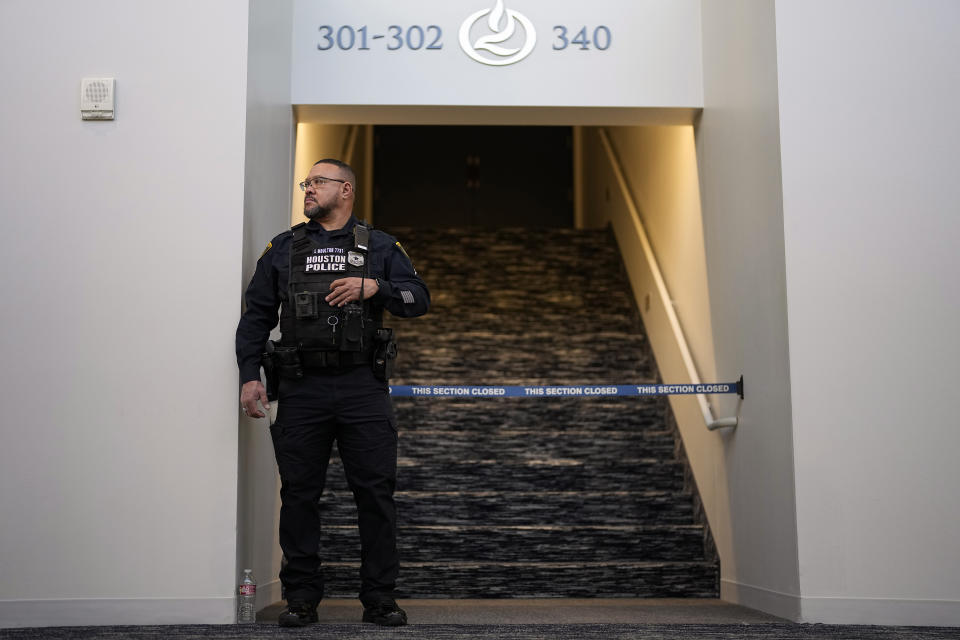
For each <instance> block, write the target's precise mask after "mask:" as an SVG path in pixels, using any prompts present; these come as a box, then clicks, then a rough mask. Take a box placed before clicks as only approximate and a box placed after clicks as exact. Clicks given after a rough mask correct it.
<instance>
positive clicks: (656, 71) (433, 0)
mask: <svg viewBox="0 0 960 640" xmlns="http://www.w3.org/2000/svg"><path fill="white" fill-rule="evenodd" d="M701 69H702V62H701V47H700V0H631V1H630V2H624V1H623V0H591V1H590V2H583V1H577V2H570V1H564V0H560V1H558V0H404V1H403V2H382V0H350V1H349V2H343V1H342V0H336V1H335V0H295V3H294V24H293V59H292V73H293V76H292V83H291V84H292V96H291V98H292V101H293V103H294V104H323V105H329V104H339V105H344V104H356V105H475V106H476V105H480V106H485V105H489V106H611V107H686V108H689V107H694V108H696V107H702V106H703V97H702V96H703V89H702V71H701Z"/></svg>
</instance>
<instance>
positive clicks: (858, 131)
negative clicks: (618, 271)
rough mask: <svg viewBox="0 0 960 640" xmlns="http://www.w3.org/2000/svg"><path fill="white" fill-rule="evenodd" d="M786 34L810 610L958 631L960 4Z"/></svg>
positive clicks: (788, 20) (784, 113)
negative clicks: (959, 158)
mask: <svg viewBox="0 0 960 640" xmlns="http://www.w3.org/2000/svg"><path fill="white" fill-rule="evenodd" d="M776 30H777V58H778V60H779V84H780V130H781V141H782V149H783V212H784V227H785V233H786V280H787V292H788V300H789V327H790V335H789V337H790V347H791V348H790V352H791V358H790V378H791V380H792V388H793V412H792V418H793V423H794V446H795V452H796V453H795V455H796V470H797V526H798V535H799V560H800V565H799V566H800V576H801V580H800V588H801V592H802V595H803V617H804V619H808V620H817V621H825V622H870V623H874V624H884V623H887V624H950V625H957V624H960V553H958V546H957V541H958V540H960V491H958V487H960V465H957V463H956V459H955V458H956V453H957V452H958V451H960V428H958V424H957V410H956V403H955V402H954V401H953V399H954V398H953V396H954V395H955V394H954V392H953V389H952V381H953V379H955V377H956V363H957V361H958V360H960V340H958V338H957V327H960V296H958V294H957V291H958V288H957V284H956V276H957V274H958V273H960V252H958V249H957V248H958V247H960V219H958V216H957V212H958V204H957V203H958V202H960V182H958V181H957V179H956V176H955V173H956V169H957V164H958V163H957V149H958V148H960V123H958V121H957V118H956V116H955V114H954V112H955V111H956V108H955V106H956V104H957V103H958V101H960V40H958V38H957V34H958V33H960V4H958V3H956V2H954V1H952V0H923V1H920V2H917V1H915V0H913V1H907V0H885V1H882V2H877V1H873V0H850V1H848V2H843V3H835V2H826V1H824V0H817V1H810V0H802V1H800V0H796V1H794V0H786V1H780V2H777V16H776ZM748 379H749V378H748Z"/></svg>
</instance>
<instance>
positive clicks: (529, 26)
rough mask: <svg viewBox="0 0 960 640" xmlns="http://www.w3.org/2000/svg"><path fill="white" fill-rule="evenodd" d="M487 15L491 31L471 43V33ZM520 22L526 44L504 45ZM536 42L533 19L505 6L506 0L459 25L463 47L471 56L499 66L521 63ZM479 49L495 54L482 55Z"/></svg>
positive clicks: (482, 61)
mask: <svg viewBox="0 0 960 640" xmlns="http://www.w3.org/2000/svg"><path fill="white" fill-rule="evenodd" d="M484 16H488V18H487V29H488V30H489V33H487V34H485V35H482V36H480V37H478V38H477V39H476V40H474V41H472V42H471V40H470V36H471V32H472V31H473V27H474V25H476V24H477V23H478V22H480V20H482V19H483V17H484ZM518 24H519V25H520V27H521V29H522V30H523V35H524V42H523V45H522V46H519V47H512V46H505V43H506V42H507V41H508V40H510V39H511V38H513V37H514V35H515V34H516V32H517V25H518ZM536 43H537V32H536V30H535V29H534V28H533V23H532V22H530V19H529V18H527V17H526V16H525V15H523V14H522V13H519V12H517V11H514V10H513V9H505V8H504V6H503V0H497V4H496V6H494V7H493V9H483V10H481V11H477V12H476V13H474V14H473V15H471V16H470V17H468V18H467V19H466V20H464V21H463V24H461V25H460V48H461V49H463V51H464V53H466V54H467V55H468V56H470V57H471V58H473V59H474V60H476V61H477V62H480V63H483V64H489V65H492V66H497V67H499V66H503V65H507V64H513V63H514V62H520V61H521V60H523V59H524V58H526V57H527V56H528V55H530V52H531V51H533V47H534V45H536ZM480 51H486V52H488V53H489V54H492V56H493V57H491V56H490V55H486V54H484V55H481V53H480Z"/></svg>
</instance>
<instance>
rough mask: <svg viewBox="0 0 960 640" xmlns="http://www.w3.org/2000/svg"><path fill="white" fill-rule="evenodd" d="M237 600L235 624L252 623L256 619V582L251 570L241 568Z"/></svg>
mask: <svg viewBox="0 0 960 640" xmlns="http://www.w3.org/2000/svg"><path fill="white" fill-rule="evenodd" d="M238 593H239V597H238V601H237V624H253V623H254V622H256V621H257V583H256V581H255V580H254V579H253V570H252V569H244V570H243V580H241V581H240V588H239V589H238Z"/></svg>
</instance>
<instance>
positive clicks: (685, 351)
mask: <svg viewBox="0 0 960 640" xmlns="http://www.w3.org/2000/svg"><path fill="white" fill-rule="evenodd" d="M599 132H600V142H601V143H602V144H603V148H604V151H606V153H607V159H608V160H609V161H610V166H611V168H612V169H613V173H614V175H615V176H616V178H617V183H618V184H619V185H620V191H621V193H622V194H623V199H624V201H625V202H626V204H627V209H628V210H629V211H630V217H631V218H632V219H633V226H634V229H635V231H636V233H637V237H638V238H639V239H640V244H641V246H642V247H643V254H644V257H645V258H646V260H647V266H648V267H649V268H650V272H651V274H652V275H653V281H654V283H655V284H656V287H657V293H658V294H659V296H660V300H661V302H662V303H663V307H664V309H665V310H666V312H667V320H668V322H669V323H670V329H671V330H672V331H673V336H674V339H675V340H676V342H677V346H678V347H679V349H680V357H681V358H682V360H683V365H684V367H685V368H686V370H687V376H689V378H690V383H691V384H700V383H701V380H700V374H699V373H698V372H697V365H696V364H695V363H694V361H693V355H692V354H691V353H690V347H689V346H688V345H687V338H686V335H684V333H683V327H682V326H680V319H679V318H677V313H676V311H675V310H674V308H673V299H672V298H671V297H670V291H669V290H667V283H666V281H665V280H664V279H663V274H662V272H661V271H660V265H659V263H658V262H657V257H656V255H655V254H654V252H653V246H652V245H651V244H650V239H649V238H648V237H647V231H646V229H645V228H644V226H643V219H642V218H641V217H640V211H639V210H638V209H637V205H636V202H634V199H633V194H632V193H631V192H630V185H629V184H628V183H627V179H626V177H625V176H624V174H623V168H622V167H621V165H620V159H619V158H618V157H617V153H616V151H615V150H614V148H613V144H612V143H611V142H610V137H609V135H607V130H606V129H604V128H602V127H601V128H600V129H599ZM697 403H698V404H699V406H700V412H701V413H702V414H703V420H704V422H705V423H706V425H707V429H709V430H710V431H715V430H717V429H734V428H736V427H737V425H738V424H739V423H740V407H741V405H742V404H743V397H742V396H741V397H740V399H739V400H738V401H737V415H736V416H734V417H731V418H720V419H717V418H715V417H714V415H713V410H712V409H711V408H710V403H709V402H708V401H707V396H706V395H705V394H702V393H700V394H697Z"/></svg>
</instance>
